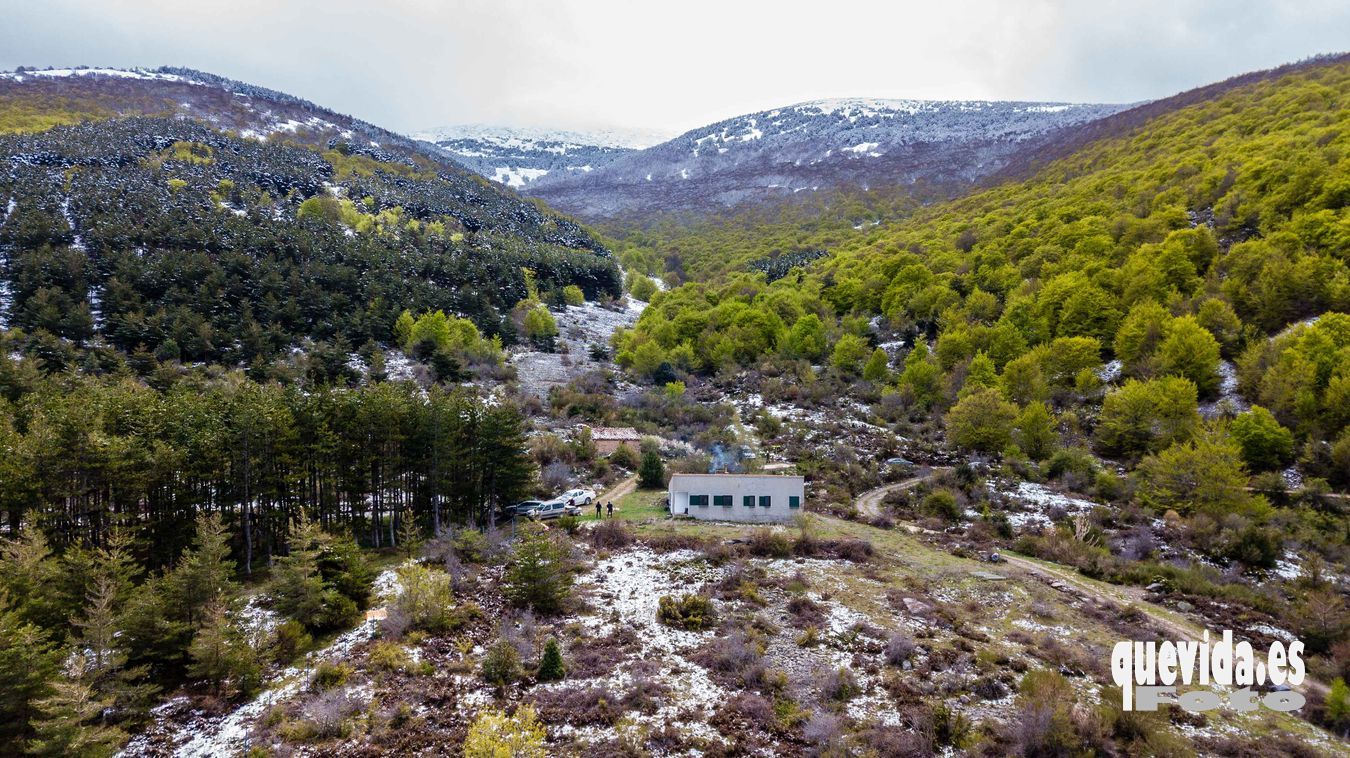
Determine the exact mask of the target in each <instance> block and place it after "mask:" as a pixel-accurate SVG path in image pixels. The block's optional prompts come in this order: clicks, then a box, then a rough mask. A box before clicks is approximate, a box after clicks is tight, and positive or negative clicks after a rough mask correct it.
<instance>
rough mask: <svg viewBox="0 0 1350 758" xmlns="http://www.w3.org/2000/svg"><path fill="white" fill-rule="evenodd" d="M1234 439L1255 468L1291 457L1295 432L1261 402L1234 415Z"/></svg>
mask: <svg viewBox="0 0 1350 758" xmlns="http://www.w3.org/2000/svg"><path fill="white" fill-rule="evenodd" d="M1231 431H1232V434H1233V439H1235V440H1237V443H1238V445H1239V446H1240V447H1241V448H1242V459H1243V460H1244V461H1245V462H1246V463H1247V466H1248V467H1249V468H1251V469H1252V470H1254V471H1268V470H1270V469H1274V468H1279V467H1280V466H1282V465H1284V464H1285V463H1287V462H1288V461H1289V457H1290V455H1291V454H1292V452H1293V448H1294V434H1293V432H1290V431H1289V430H1288V429H1285V428H1284V427H1283V426H1280V422H1279V421H1276V420H1275V417H1274V416H1272V415H1271V413H1270V411H1268V410H1266V409H1265V408H1262V407H1261V406H1259V405H1254V406H1252V408H1251V410H1249V411H1247V412H1246V413H1242V414H1240V415H1239V416H1238V417H1237V418H1235V419H1233V424H1232V427H1231Z"/></svg>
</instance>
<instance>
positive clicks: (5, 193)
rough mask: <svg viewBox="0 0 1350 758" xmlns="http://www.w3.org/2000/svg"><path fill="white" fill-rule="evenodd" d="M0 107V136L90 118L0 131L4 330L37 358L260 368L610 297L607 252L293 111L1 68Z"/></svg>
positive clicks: (404, 143) (499, 196) (344, 127)
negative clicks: (434, 328)
mask: <svg viewBox="0 0 1350 758" xmlns="http://www.w3.org/2000/svg"><path fill="white" fill-rule="evenodd" d="M0 103H3V106H0V112H3V113H4V114H6V115H5V116H4V119H7V121H6V122H5V123H8V124H10V127H11V128H14V127H15V126H16V125H17V126H22V125H25V124H27V125H33V124H42V123H47V122H52V121H62V120H66V119H69V118H76V117H84V116H86V115H89V114H100V117H95V118H91V119H89V120H85V121H81V122H80V123H76V124H71V125H62V126H56V127H55V128H52V129H49V130H47V131H44V132H40V133H12V134H9V135H5V136H0V166H2V167H3V172H2V173H0V197H3V198H4V200H5V204H4V215H3V223H0V246H2V247H0V253H2V254H3V261H4V268H3V274H4V275H3V277H2V279H0V281H2V282H3V286H4V290H3V292H4V296H3V298H0V324H6V325H9V326H11V327H18V328H22V329H23V330H24V331H25V332H26V333H27V334H28V339H29V344H30V345H39V344H44V345H46V347H45V348H43V349H44V350H45V351H47V353H49V356H48V359H49V360H53V359H55V360H58V361H61V362H65V361H69V360H73V356H72V355H70V348H71V347H72V346H73V347H75V348H81V347H83V346H86V345H94V346H96V347H97V346H108V347H112V348H116V349H117V350H119V351H121V352H122V353H124V354H127V355H129V354H131V353H133V352H136V351H147V352H149V353H157V354H162V355H164V356H172V357H175V358H182V359H183V360H186V361H206V362H209V363H225V364H227V365H242V366H249V365H254V364H255V363H256V362H259V361H261V362H262V363H264V364H265V363H267V362H269V361H272V360H274V359H277V358H279V357H280V356H281V355H282V354H283V353H284V352H285V351H287V350H290V349H291V348H292V347H294V346H296V345H298V344H299V343H300V342H301V341H303V340H314V341H317V342H318V343H320V344H321V345H327V346H330V347H341V348H342V349H343V350H344V352H346V351H350V350H352V349H354V348H355V347H359V346H361V345H363V344H365V343H368V342H371V343H376V344H391V343H393V342H394V337H393V332H392V329H393V325H394V321H395V319H396V318H397V316H398V315H399V313H401V312H402V311H404V310H411V311H412V312H413V313H422V312H425V311H436V310H444V311H446V312H447V313H450V314H454V315H458V316H463V317H467V318H468V319H470V320H471V321H472V322H473V323H474V324H475V325H476V326H477V328H478V329H479V330H480V331H482V332H484V333H485V334H488V335H495V334H501V335H503V336H504V338H505V339H506V340H507V341H508V342H510V341H513V340H514V339H515V327H514V326H513V325H512V323H511V320H510V318H509V316H510V312H511V310H512V308H514V307H515V306H516V305H517V303H519V302H520V301H522V300H524V299H526V297H527V296H528V294H529V287H535V288H537V289H538V290H541V291H544V292H546V293H547V292H552V291H557V290H561V288H562V287H564V286H567V285H578V286H579V287H580V288H581V289H582V290H583V291H584V292H585V293H586V294H587V295H589V296H591V297H599V296H601V295H607V296H613V295H617V294H618V292H619V286H620V280H619V276H618V269H617V267H616V265H615V264H614V262H613V261H612V259H611V258H610V256H609V252H608V251H607V250H606V249H605V248H604V247H603V246H602V245H601V244H600V243H599V242H598V241H597V240H596V239H595V238H594V237H592V236H591V235H590V234H589V233H588V232H586V231H585V230H583V229H582V228H581V227H579V226H578V225H576V224H575V223H573V222H572V221H570V220H569V219H566V218H564V217H561V216H558V215H556V214H553V213H550V212H547V211H543V210H541V209H540V208H538V207H537V206H535V205H533V204H531V203H528V202H524V201H521V200H520V199H519V198H517V197H515V196H514V195H512V194H510V193H509V192H506V191H503V190H500V189H498V188H497V187H496V186H495V185H493V184H491V183H489V182H487V181H486V180H484V179H481V178H479V177H477V176H474V175H473V174H471V173H469V172H468V171H466V170H464V169H463V168H461V167H459V166H457V165H455V164H454V163H453V162H451V161H449V160H447V159H445V158H444V157H442V156H441V155H440V154H439V152H438V151H436V150H435V149H434V148H430V147H428V146H425V145H423V144H422V143H418V142H415V141H412V140H408V139H406V138H401V137H397V136H396V135H393V134H391V133H389V132H385V131H383V130H380V129H378V128H376V127H372V126H369V125H367V124H363V123H361V122H358V121H355V120H353V119H349V118H346V117H342V116H339V115H338V114H334V113H331V112H329V111H325V110H323V109H319V108H317V107H316V106H313V105H311V104H308V103H305V102H304V101H301V100H298V99H296V98H291V97H288V96H283V95H280V94H277V93H271V92H268V91H266V90H260V89H256V88H251V87H247V86H244V85H239V84H238V83H232V82H228V81H226V80H219V79H216V78H214V77H209V76H206V75H202V74H198V73H195V72H179V71H177V70H173V72H171V71H170V70H167V69H161V70H160V71H158V72H139V71H138V72H123V73H122V74H115V73H112V72H107V71H97V72H80V71H78V70H76V71H62V72H47V73H36V74H35V73H17V74H13V75H7V76H6V77H4V78H3V79H0ZM114 106H115V107H114ZM163 108H167V109H168V110H167V112H165V113H162V114H161V113H160V111H161V109H163ZM132 114H152V115H132ZM524 269H530V270H531V271H532V272H533V274H532V276H533V277H534V279H533V282H532V283H531V284H528V285H527V281H526V278H525V274H524V272H523V270H524ZM218 302H231V303H233V304H235V306H236V307H233V308H228V309H220V308H215V307H213V305H212V304H213V303H218ZM339 315H341V316H342V317H341V318H335V317H336V316H339ZM53 338H55V339H57V340H64V341H65V342H64V345H65V346H64V347H63V346H62V345H63V343H61V342H54V343H49V342H48V341H50V340H51V339H53Z"/></svg>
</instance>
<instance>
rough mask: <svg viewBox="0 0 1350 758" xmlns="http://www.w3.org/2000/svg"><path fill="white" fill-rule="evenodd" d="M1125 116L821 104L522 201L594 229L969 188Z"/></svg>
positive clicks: (1050, 107) (661, 151)
mask: <svg viewBox="0 0 1350 758" xmlns="http://www.w3.org/2000/svg"><path fill="white" fill-rule="evenodd" d="M1125 107H1128V106H1123V105H1093V104H1075V103H1034V102H991V101H930V100H874V99H841V100H818V101H812V102H806V103H800V104H797V105H792V106H786V107H783V108H776V109H774V110H770V111H763V112H760V113H751V114H748V115H744V116H737V117H735V118H731V119H727V120H726V121H721V122H718V123H716V124H712V125H709V126H705V127H702V128H699V129H694V130H692V131H690V132H687V133H685V134H682V135H680V136H678V137H676V138H674V139H672V140H670V141H668V142H665V143H662V144H660V145H656V146H654V147H651V148H648V149H646V150H642V151H640V152H634V153H630V154H627V155H622V156H619V157H617V158H615V159H614V160H612V161H610V162H609V163H608V164H607V165H605V166H602V167H594V166H593V170H591V171H587V172H584V173H578V172H574V173H569V174H558V175H549V176H548V177H547V178H545V179H540V180H538V181H536V182H533V183H531V185H529V186H528V187H526V188H525V191H526V192H528V193H530V194H534V195H538V196H539V197H541V198H544V199H545V200H547V201H549V202H550V203H553V204H554V205H556V206H557V207H559V208H563V209H566V210H569V211H571V212H574V213H577V214H579V215H582V216H587V217H592V218H595V217H608V216H614V215H616V214H620V213H633V212H638V213H642V212H649V211H662V210H675V209H688V208H698V207H725V206H731V205H736V204H739V203H743V202H747V201H755V200H761V199H768V198H773V197H781V196H787V195H791V194H793V193H797V192H803V191H814V190H818V189H821V188H828V187H838V186H845V185H852V186H859V187H863V188H867V187H871V186H893V185H896V184H931V185H937V186H956V185H968V184H969V183H971V182H973V181H975V180H978V179H980V178H982V177H984V176H988V175H989V174H991V173H993V172H995V171H997V170H998V169H999V168H1001V167H1002V166H1003V165H1005V164H1006V163H1007V161H1008V160H1009V159H1010V158H1011V157H1012V156H1013V155H1015V154H1016V153H1018V152H1019V151H1021V150H1024V149H1028V148H1031V147H1035V146H1038V145H1041V144H1043V143H1044V142H1045V141H1046V140H1049V139H1051V138H1052V135H1054V134H1055V133H1056V132H1058V131H1060V130H1062V129H1064V128H1066V127H1071V126H1074V125H1077V124H1082V123H1085V122H1089V121H1093V120H1095V119H1099V118H1102V117H1104V116H1108V115H1110V114H1112V113H1116V112H1117V111H1120V110H1122V109H1124V108H1125Z"/></svg>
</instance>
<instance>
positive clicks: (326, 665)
mask: <svg viewBox="0 0 1350 758" xmlns="http://www.w3.org/2000/svg"><path fill="white" fill-rule="evenodd" d="M353 673H354V669H352V667H351V666H349V665H348V664H346V663H333V662H332V661H320V662H319V665H318V666H315V667H314V673H313V674H310V677H309V688H310V690H311V691H313V692H325V691H327V690H331V689H333V688H334V687H341V686H342V685H344V684H346V683H347V680H348V679H350V678H351V675H352V674H353Z"/></svg>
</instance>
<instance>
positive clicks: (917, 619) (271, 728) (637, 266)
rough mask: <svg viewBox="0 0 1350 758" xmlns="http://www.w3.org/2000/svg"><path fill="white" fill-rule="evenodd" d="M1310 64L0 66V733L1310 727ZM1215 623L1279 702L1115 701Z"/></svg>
mask: <svg viewBox="0 0 1350 758" xmlns="http://www.w3.org/2000/svg"><path fill="white" fill-rule="evenodd" d="M1347 95H1350V59H1347V58H1346V56H1344V55H1341V56H1324V57H1319V58H1315V59H1309V60H1307V61H1304V62H1301V63H1299V64H1293V65H1290V66H1286V67H1282V68H1280V69H1277V70H1274V71H1271V72H1256V73H1253V74H1250V75H1246V76H1243V77H1238V78H1237V79H1234V80H1231V81H1229V82H1221V83H1218V84H1216V85H1212V86H1211V87H1208V88H1201V89H1199V90H1195V91H1192V92H1187V93H1182V94H1180V95H1177V96H1175V97H1173V98H1165V99H1162V100H1158V101H1151V102H1148V103H1141V104H1135V105H1095V104H1068V103H1043V102H995V101H973V100H951V101H930V100H882V99H867V98H848V99H834V100H816V101H808V102H804V103H800V104H798V105H794V106H785V107H782V108H777V109H771V110H767V111H761V112H757V113H753V114H749V115H745V116H740V117H736V118H732V119H728V120H724V121H721V122H717V123H714V124H711V125H708V126H706V127H702V128H699V129H695V130H692V131H688V132H686V133H684V134H682V135H680V136H677V137H674V138H673V139H663V138H664V137H667V136H668V135H660V136H653V135H651V134H647V135H636V136H635V135H631V134H630V135H622V134H618V133H611V134H581V133H571V132H565V131H560V130H533V131H530V130H514V131H513V130H502V129H497V128H491V127H447V128H443V129H438V130H428V131H427V132H424V133H421V134H419V135H416V138H412V137H404V136H401V135H398V134H396V133H394V132H392V131H387V130H385V129H383V128H381V127H377V126H374V125H373V124H369V123H367V122H365V121H362V120H359V119H356V118H353V117H350V116H345V115H342V114H339V113H336V112H334V111H331V110H328V109H325V108H323V107H321V106H318V105H316V104H313V103H309V102H308V101H304V100H301V99H299V98H297V97H294V96H291V95H287V94H284V93H281V92H277V91H273V90H269V89H266V88H261V87H256V86H254V85H249V84H246V83H243V82H239V81H235V80H230V79H226V78H223V77H219V76H215V75H212V74H207V73H204V72H200V71H195V70H192V69H185V68H160V69H112V68H104V69H79V68H70V69H48V70H35V69H24V70H16V71H13V72H9V73H6V74H0V201H3V205H0V208H3V209H4V210H3V214H0V285H3V287H2V288H0V453H2V455H0V683H3V688H4V691H5V693H6V697H5V698H0V752H5V753H14V754H19V753H27V754H49V755H60V754H81V755H84V754H87V755H122V756H168V755H178V756H207V755H247V756H264V755H278V756H286V755H297V756H311V755H312V756H320V755H325V756H326V755H350V756H358V755H359V756H371V755H409V754H419V755H421V754H426V755H433V754H436V755H439V754H464V755H467V756H471V757H472V758H478V757H479V756H503V755H505V756H543V755H568V756H571V755H577V756H579V755H605V756H608V755H616V756H619V755H623V756H643V755H653V756H732V755H803V756H844V755H848V756H853V755H857V756H871V755H884V756H893V755H894V756H931V755H982V756H1003V755H1023V756H1070V755H1103V756H1114V755H1166V756H1184V755H1222V756H1237V757H1242V758H1246V757H1247V756H1266V755H1270V756H1283V755H1298V756H1317V755H1345V754H1350V747H1347V742H1346V730H1347V729H1350V688H1347V686H1346V683H1345V682H1346V679H1347V677H1350V514H1347V512H1346V510H1345V509H1346V506H1347V502H1348V501H1347V495H1348V494H1350V426H1348V425H1350V414H1348V413H1347V410H1346V409H1347V408H1350V257H1347V255H1348V252H1350V232H1347V229H1350V144H1347V140H1350V132H1347V131H1346V128H1345V127H1346V123H1347V113H1350V109H1347V107H1346V97H1347ZM674 474H705V475H706V474H714V475H720V476H718V477H714V478H712V479H703V478H697V479H699V480H700V481H710V482H712V483H711V484H708V485H706V486H707V487H709V488H710V489H709V490H708V491H707V492H699V491H697V490H695V491H692V492H684V491H680V492H678V493H677V492H675V490H676V489H677V487H676V486H675V485H674V484H671V483H670V482H671V476H672V475H674ZM764 476H800V477H802V478H803V480H804V483H803V484H802V486H801V487H800V488H799V489H797V490H796V491H795V493H794V494H792V495H789V496H784V497H781V498H780V494H781V493H778V492H777V491H773V490H772V489H771V487H770V486H765V487H763V488H762V489H761V490H755V489H753V487H754V486H755V483H756V482H757V481H759V482H763V480H762V479H759V477H764ZM780 481H781V480H780ZM794 481H795V480H794ZM794 486H795V485H794ZM738 487H739V488H747V487H748V488H751V489H737V488H738ZM687 488H688V489H691V490H694V489H695V488H694V487H693V486H692V485H690V486H688V487H687ZM719 488H720V489H719ZM578 491H581V493H582V494H580V495H577V494H575V493H577V492H578ZM590 491H593V494H595V496H596V501H597V502H600V503H603V504H609V503H612V504H613V505H614V510H613V512H612V513H611V512H610V511H608V510H607V509H601V510H600V511H595V510H592V507H593V503H590V502H585V498H589V497H591V494H592V492H590ZM771 491H772V492H773V494H770V492H771ZM732 492H736V493H737V494H736V495H735V496H733V495H732V494H730V493H732ZM677 495H678V496H679V497H681V498H684V499H683V500H681V501H680V502H682V503H687V504H688V506H689V508H690V511H691V513H692V512H693V509H695V508H706V509H710V510H708V511H706V513H709V514H713V517H712V518H709V519H703V518H699V519H692V518H673V517H671V515H670V514H669V512H668V508H667V498H671V499H673V498H675V497H676V496H677ZM573 500H575V501H576V502H575V503H572V502H569V501H573ZM549 501H552V507H553V508H554V509H555V510H553V511H550V512H548V513H547V516H548V517H547V518H546V516H545V515H544V514H545V511H543V510H536V511H531V510H529V508H526V507H524V506H521V507H519V508H517V506H519V505H520V504H522V503H534V502H544V503H548V502H549ZM784 501H786V502H784ZM565 505H566V506H568V507H567V508H564V506H565ZM572 506H578V507H579V512H573V511H572ZM681 507H684V506H681ZM782 508H788V509H791V510H790V511H789V513H791V516H790V517H786V518H781V519H779V518H776V514H778V513H780V512H782V511H781V510H776V509H782ZM719 509H721V510H719ZM558 514H563V515H558ZM602 514H603V515H602ZM1225 629H1229V630H1233V632H1234V633H1235V636H1236V637H1238V638H1240V639H1242V640H1245V641H1248V642H1250V643H1251V644H1252V645H1254V646H1255V648H1256V649H1257V650H1258V651H1262V652H1264V650H1266V649H1269V647H1270V645H1271V644H1272V643H1275V642H1280V643H1293V642H1295V641H1297V642H1298V643H1299V644H1301V645H1303V646H1304V648H1303V650H1304V660H1305V661H1306V665H1307V678H1306V679H1305V680H1304V681H1302V682H1301V683H1298V684H1296V685H1294V686H1293V687H1292V688H1289V689H1288V690H1280V692H1288V693H1291V694H1289V695H1287V696H1288V697H1291V698H1292V697H1294V696H1297V697H1299V698H1300V699H1301V700H1302V701H1303V705H1302V707H1300V708H1298V709H1296V710H1295V711H1293V712H1289V713H1285V712H1280V711H1276V710H1273V709H1269V708H1264V707H1263V708H1260V709H1256V710H1252V711H1249V712H1243V711H1239V710H1235V709H1231V708H1218V709H1213V710H1209V711H1205V712H1195V711H1192V710H1187V709H1183V708H1181V707H1179V706H1178V705H1177V703H1170V704H1169V705H1167V706H1166V707H1164V708H1163V709H1161V710H1159V711H1154V712H1144V711H1126V710H1123V709H1122V708H1121V700H1120V697H1121V689H1120V687H1119V686H1118V685H1116V684H1114V683H1113V680H1112V676H1111V673H1112V672H1111V670H1110V666H1111V658H1110V653H1111V650H1112V648H1113V646H1114V645H1115V643H1117V642H1118V641H1121V640H1169V639H1183V638H1185V639H1193V638H1196V637H1199V636H1202V635H1203V634H1204V633H1205V632H1206V631H1208V632H1209V633H1210V634H1211V635H1217V634H1219V633H1220V632H1221V631H1222V630H1225ZM1236 689H1238V688H1236V687H1230V688H1225V689H1224V690H1223V692H1225V693H1227V692H1231V691H1233V690H1236ZM1266 690H1268V691H1269V690H1270V687H1269V686H1267V687H1266Z"/></svg>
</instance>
